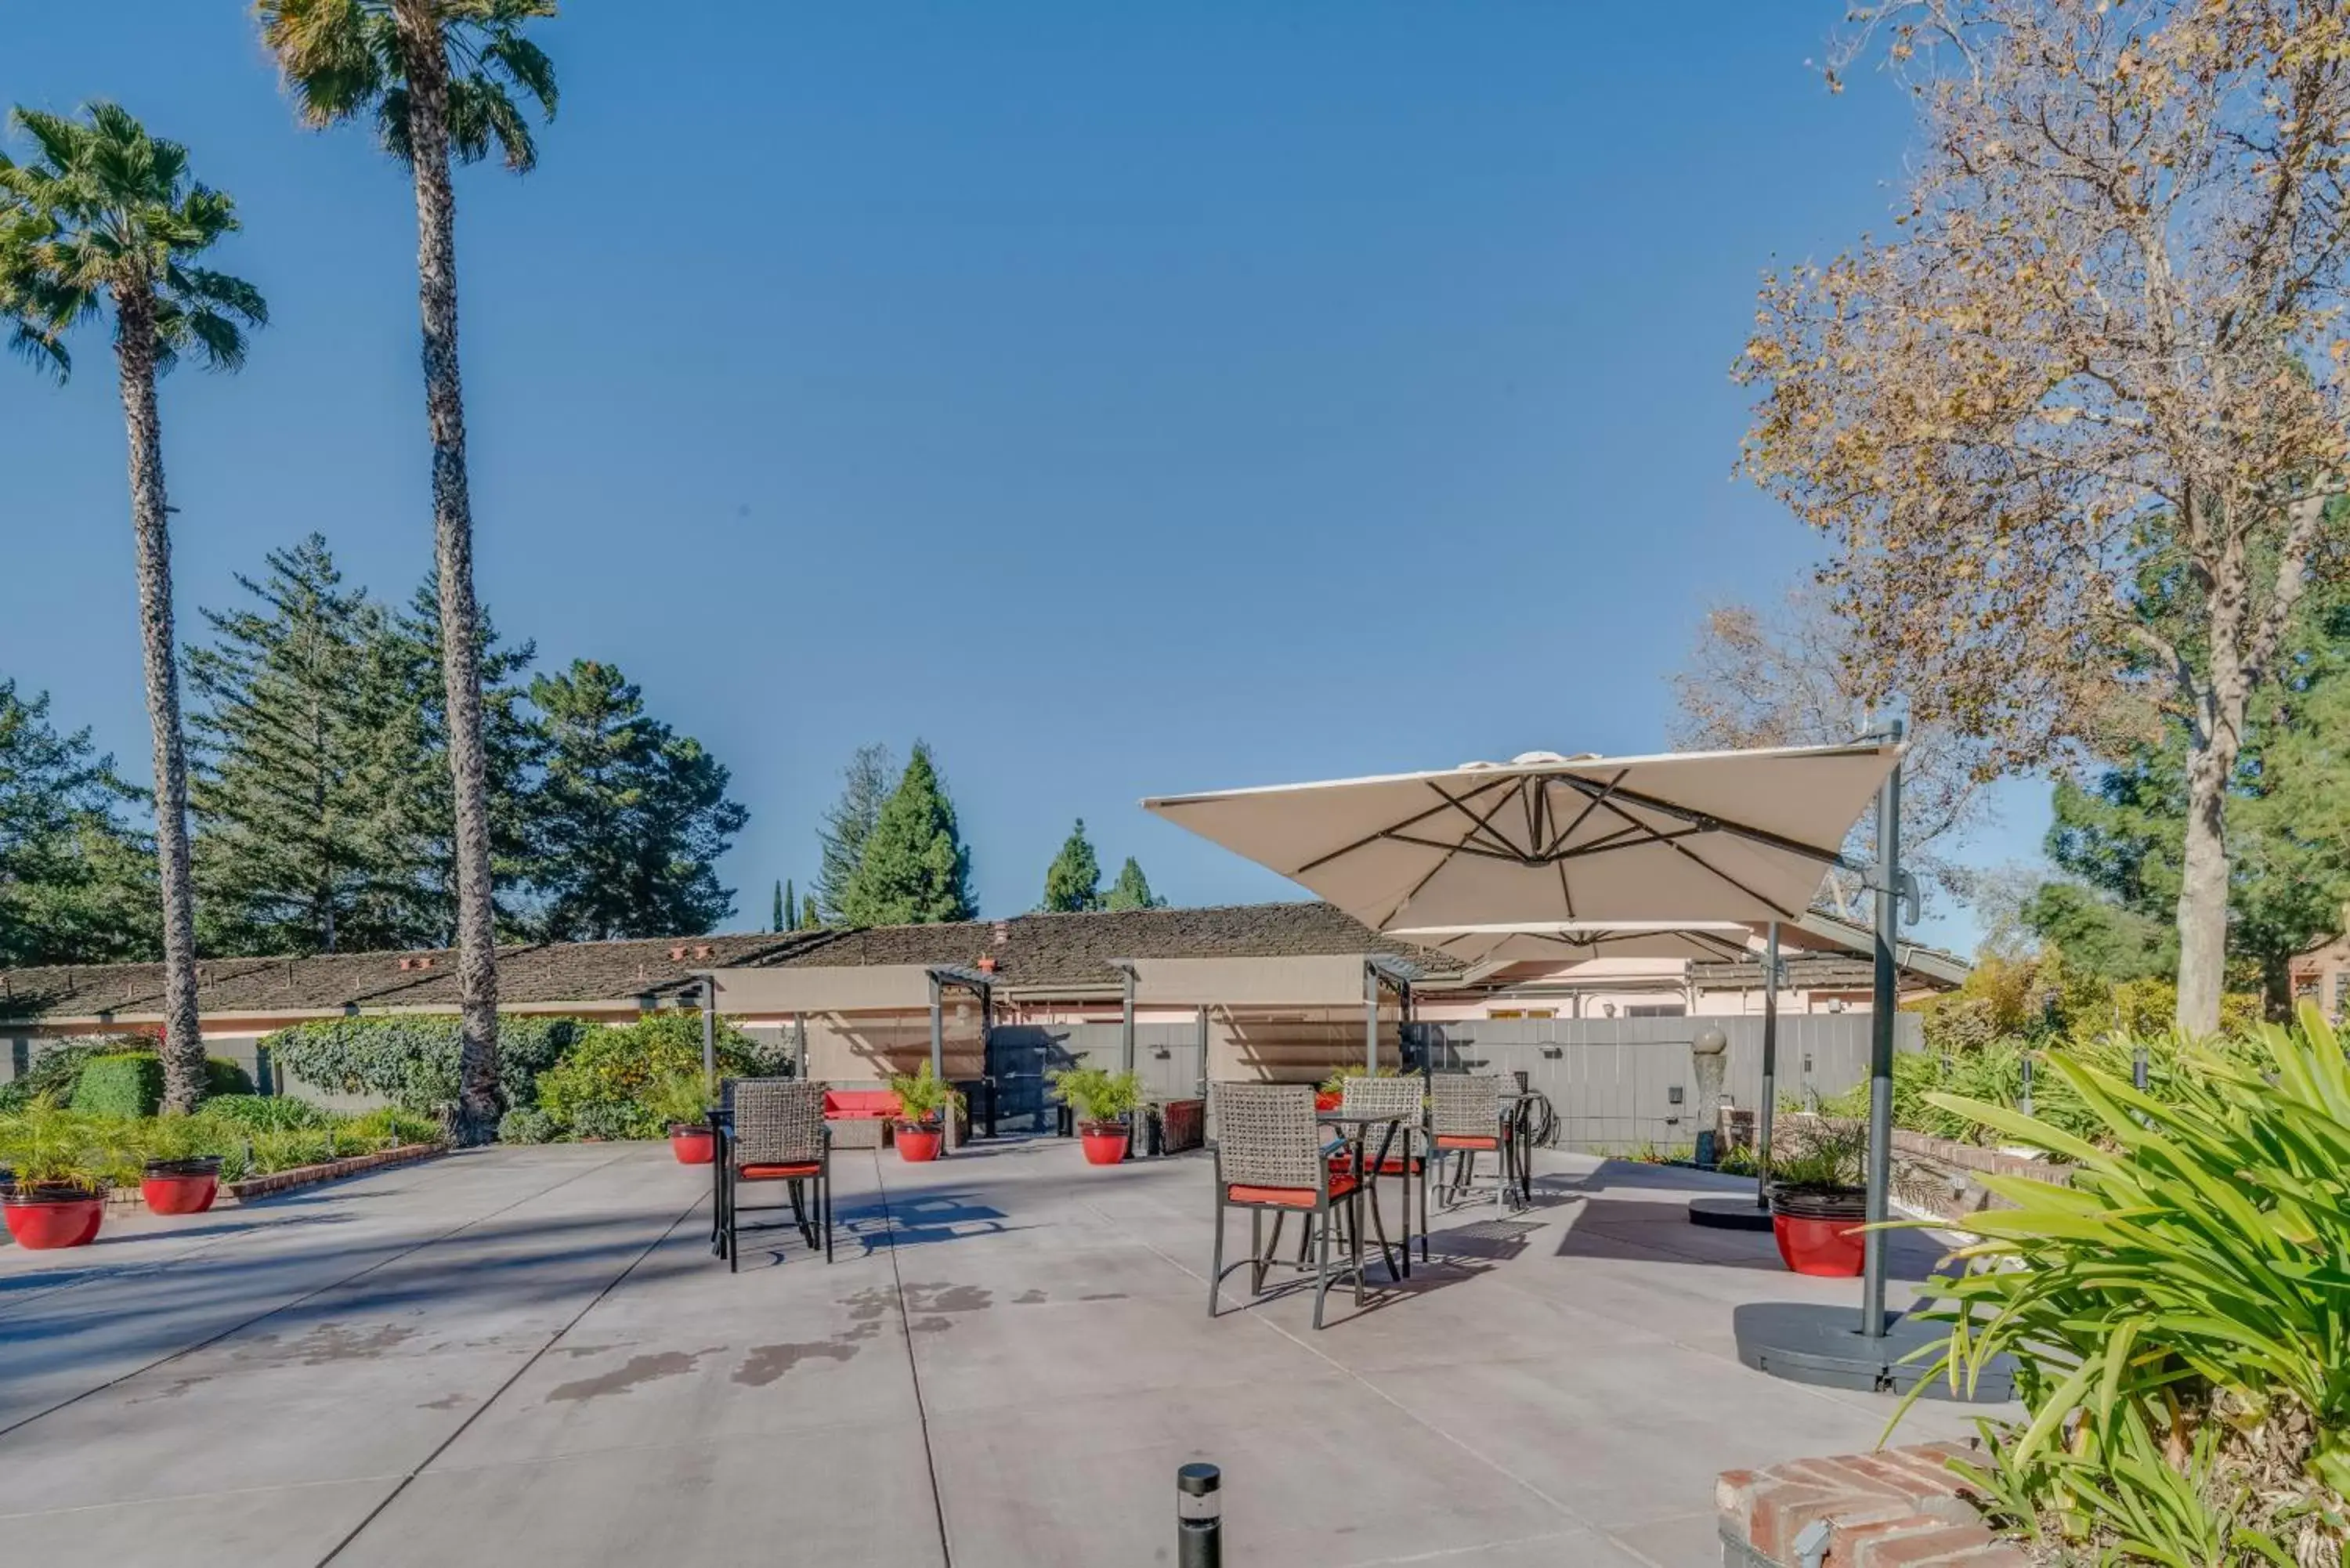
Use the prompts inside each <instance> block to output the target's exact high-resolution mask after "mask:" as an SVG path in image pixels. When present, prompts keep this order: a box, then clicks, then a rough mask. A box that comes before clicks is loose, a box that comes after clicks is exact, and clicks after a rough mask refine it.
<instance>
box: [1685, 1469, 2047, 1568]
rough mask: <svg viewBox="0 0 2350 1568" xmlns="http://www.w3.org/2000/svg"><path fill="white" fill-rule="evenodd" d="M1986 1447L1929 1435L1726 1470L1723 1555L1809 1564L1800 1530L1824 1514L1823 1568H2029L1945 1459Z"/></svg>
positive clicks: (1720, 1515) (1720, 1502) (1746, 1563)
mask: <svg viewBox="0 0 2350 1568" xmlns="http://www.w3.org/2000/svg"><path fill="white" fill-rule="evenodd" d="M1980 1454H1981V1446H1980V1445H1979V1444H1977V1443H1975V1442H1973V1441H1971V1440H1969V1441H1966V1442H1946V1443H1923V1444H1919V1445H1918V1446H1916V1447H1913V1448H1906V1449H1878V1450H1877V1452H1876V1453H1873V1454H1846V1455H1842V1456H1839V1457H1837V1458H1835V1459H1790V1460H1788V1461H1787V1462H1785V1463H1784V1464H1777V1465H1773V1466H1771V1467H1769V1468H1768V1469H1760V1470H1724V1471H1723V1472H1722V1473H1721V1476H1720V1477H1719V1478H1718V1479H1717V1480H1715V1482H1714V1508H1715V1511H1716V1518H1717V1520H1718V1521H1719V1523H1720V1526H1721V1560H1722V1562H1723V1563H1725V1564H1730V1565H1731V1568H1763V1565H1768V1568H1803V1565H1802V1563H1800V1562H1799V1560H1798V1559H1797V1557H1796V1555H1795V1551H1794V1542H1795V1538H1796V1537H1797V1536H1799V1535H1801V1534H1802V1533H1803V1532H1804V1528H1805V1527H1806V1526H1808V1525H1810V1524H1811V1523H1812V1522H1813V1521H1816V1520H1825V1521H1827V1525H1828V1540H1827V1553H1826V1555H1825V1557H1824V1558H1822V1559H1821V1560H1820V1563H1821V1568H1923V1565H1925V1564H1928V1563H1931V1564H1933V1565H1934V1568H2025V1564H2026V1563H2028V1562H2029V1559H2027V1558H2026V1557H2025V1556H2024V1555H2023V1552H2022V1551H2021V1550H2020V1549H2019V1548H2018V1547H2016V1546H2015V1544H2014V1543H2013V1542H2007V1541H2002V1540H2000V1539H1998V1538H1997V1537H1995V1536H1994V1535H1992V1534H1991V1530H1990V1528H1989V1527H1988V1526H1986V1525H1985V1524H1984V1523H1983V1521H1982V1519H1981V1515H1980V1514H1978V1513H1977V1512H1976V1511H1975V1507H1974V1505H1973V1504H1972V1503H1970V1502H1969V1501H1967V1500H1966V1499H1965V1498H1964V1497H1962V1496H1960V1488H1961V1487H1962V1486H1963V1484H1964V1483H1963V1482H1962V1481H1960V1479H1959V1478H1958V1477H1957V1476H1956V1475H1954V1474H1952V1473H1951V1472H1950V1469H1949V1468H1948V1466H1947V1461H1948V1460H1950V1459H1953V1458H1958V1459H1974V1458H1977V1457H1979V1456H1980Z"/></svg>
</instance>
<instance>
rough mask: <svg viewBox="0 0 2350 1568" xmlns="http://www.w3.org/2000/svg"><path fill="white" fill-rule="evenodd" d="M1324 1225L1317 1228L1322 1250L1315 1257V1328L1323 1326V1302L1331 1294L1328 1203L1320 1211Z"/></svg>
mask: <svg viewBox="0 0 2350 1568" xmlns="http://www.w3.org/2000/svg"><path fill="white" fill-rule="evenodd" d="M1320 1215H1321V1220H1322V1223H1321V1224H1320V1225H1319V1226H1317V1227H1315V1229H1316V1230H1317V1231H1319V1232H1320V1234H1321V1239H1322V1242H1321V1247H1320V1250H1319V1251H1316V1252H1315V1257H1314V1326H1315V1329H1317V1330H1318V1329H1320V1328H1321V1326H1322V1301H1323V1298H1324V1297H1326V1296H1327V1295H1328V1294H1329V1293H1330V1208H1329V1205H1328V1203H1327V1202H1325V1203H1324V1204H1323V1206H1322V1209H1321V1210H1320Z"/></svg>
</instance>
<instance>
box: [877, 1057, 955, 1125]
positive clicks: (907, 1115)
mask: <svg viewBox="0 0 2350 1568" xmlns="http://www.w3.org/2000/svg"><path fill="white" fill-rule="evenodd" d="M889 1092H890V1093H891V1094H893V1095H895V1096H898V1114H899V1116H901V1117H903V1118H904V1119H905V1120H907V1121H910V1122H934V1121H937V1120H938V1119H939V1118H940V1116H941V1115H942V1114H944V1112H945V1111H946V1109H947V1107H949V1106H960V1105H962V1095H961V1094H960V1093H958V1092H957V1091H956V1089H955V1087H954V1085H951V1084H949V1083H948V1082H946V1080H944V1079H942V1078H940V1077H938V1076H937V1075H934V1074H932V1073H931V1064H929V1063H928V1062H925V1063H923V1064H921V1065H920V1066H919V1067H917V1068H915V1069H914V1071H913V1072H911V1073H910V1074H909V1073H892V1074H890V1075H889Z"/></svg>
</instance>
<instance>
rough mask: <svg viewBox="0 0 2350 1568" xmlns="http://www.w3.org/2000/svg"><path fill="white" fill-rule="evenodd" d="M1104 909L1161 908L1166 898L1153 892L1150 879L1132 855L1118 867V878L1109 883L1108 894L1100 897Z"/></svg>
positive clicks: (1164, 906) (1164, 904) (1165, 905)
mask: <svg viewBox="0 0 2350 1568" xmlns="http://www.w3.org/2000/svg"><path fill="white" fill-rule="evenodd" d="M1101 907H1102V908H1103V909H1165V908H1166V907H1167V900H1166V899H1164V898H1159V897H1158V896H1157V895H1155V894H1153V893H1152V892H1151V890H1150V879H1149V877H1145V876H1144V875H1143V874H1142V867H1141V865H1140V863H1139V862H1138V861H1137V860H1136V859H1135V858H1134V857H1133V856H1131V855H1129V856H1128V857H1126V864H1125V865H1123V866H1121V867H1118V880H1117V881H1115V882H1113V883H1111V884H1110V887H1109V892H1108V894H1107V896H1106V897H1105V898H1103V899H1102V905H1101Z"/></svg>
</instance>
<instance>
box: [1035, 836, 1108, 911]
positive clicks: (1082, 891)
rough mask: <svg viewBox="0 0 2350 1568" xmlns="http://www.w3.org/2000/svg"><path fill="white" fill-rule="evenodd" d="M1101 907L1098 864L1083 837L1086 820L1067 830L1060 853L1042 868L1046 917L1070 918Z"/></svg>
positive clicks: (1090, 842)
mask: <svg viewBox="0 0 2350 1568" xmlns="http://www.w3.org/2000/svg"><path fill="white" fill-rule="evenodd" d="M1100 908H1101V861H1100V860H1099V858H1097V857H1096V856H1095V854H1094V846H1093V842H1092V840H1090V839H1088V838H1087V836H1086V819H1085V818H1084V817H1082V816H1081V817H1079V818H1077V825H1076V826H1075V827H1072V828H1071V829H1069V836H1068V837H1067V838H1066V839H1065V840H1063V841H1062V844H1061V852H1060V853H1059V854H1058V855H1055V856H1054V857H1053V863H1052V864H1051V865H1050V866H1047V867H1045V903H1044V909H1045V913H1047V914H1053V915H1070V914H1076V913H1077V912H1079V911H1081V910H1086V909H1100Z"/></svg>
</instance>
